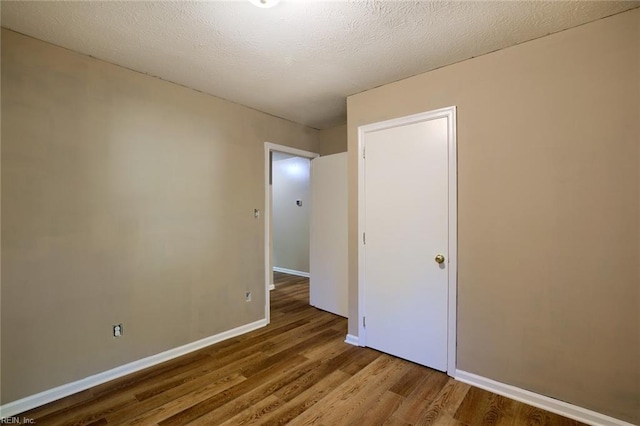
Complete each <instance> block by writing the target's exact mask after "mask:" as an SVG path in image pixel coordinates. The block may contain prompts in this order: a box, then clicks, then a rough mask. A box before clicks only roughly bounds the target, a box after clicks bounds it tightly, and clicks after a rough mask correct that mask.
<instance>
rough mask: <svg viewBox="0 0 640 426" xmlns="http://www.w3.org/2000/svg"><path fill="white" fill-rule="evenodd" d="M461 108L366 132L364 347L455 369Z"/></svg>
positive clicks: (362, 166)
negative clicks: (458, 115)
mask: <svg viewBox="0 0 640 426" xmlns="http://www.w3.org/2000/svg"><path fill="white" fill-rule="evenodd" d="M455 118H456V116H455V107H451V108H444V109H440V110H436V111H431V112H427V113H422V114H416V115H412V116H408V117H403V118H399V119H394V120H389V121H384V122H380V123H374V124H370V125H366V126H362V127H360V128H359V135H358V149H359V168H358V169H359V178H358V179H359V190H358V208H359V218H358V228H359V229H358V230H359V236H360V244H359V259H358V261H359V271H360V272H359V282H358V299H359V300H358V304H359V310H360V316H361V318H359V319H360V324H359V344H360V345H362V346H369V347H372V348H374V349H378V350H381V351H383V352H387V353H390V354H392V355H395V356H398V357H401V358H404V359H407V360H410V361H413V362H416V363H419V364H422V365H426V366H428V367H431V368H434V369H437V370H441V371H448V372H449V373H450V374H453V372H454V371H455V337H456V331H455V330H456V327H455V321H456V288H457V274H456V257H457V250H456V232H457V229H456V224H457V217H456V209H457V205H456V200H457V193H456V188H457V180H456V134H455V128H456V123H455Z"/></svg>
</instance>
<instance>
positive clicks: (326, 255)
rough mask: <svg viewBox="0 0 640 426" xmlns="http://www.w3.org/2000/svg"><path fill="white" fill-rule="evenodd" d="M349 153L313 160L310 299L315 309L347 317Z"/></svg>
mask: <svg viewBox="0 0 640 426" xmlns="http://www.w3.org/2000/svg"><path fill="white" fill-rule="evenodd" d="M347 215H348V211H347V153H346V152H344V153H341V154H334V155H327V156H323V157H319V158H315V159H313V160H311V226H310V228H311V238H310V249H309V255H310V259H309V260H310V265H309V266H310V268H311V269H310V272H311V280H310V287H309V293H310V294H309V298H310V303H311V305H312V306H315V307H317V308H320V309H323V310H325V311H329V312H332V313H334V314H337V315H341V316H343V317H346V316H347V312H348V307H347V294H348V288H347V286H348V284H347V275H348V272H347V268H348V263H347V259H348V258H347Z"/></svg>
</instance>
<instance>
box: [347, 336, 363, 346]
mask: <svg viewBox="0 0 640 426" xmlns="http://www.w3.org/2000/svg"><path fill="white" fill-rule="evenodd" d="M344 342H345V343H348V344H350V345H353V346H360V339H358V336H354V335H353V334H347V338H346V339H345V341H344Z"/></svg>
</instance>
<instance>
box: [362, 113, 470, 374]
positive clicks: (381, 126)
mask: <svg viewBox="0 0 640 426" xmlns="http://www.w3.org/2000/svg"><path fill="white" fill-rule="evenodd" d="M438 118H447V130H448V133H449V135H448V141H449V147H448V153H449V155H448V157H449V165H448V166H449V170H448V172H449V178H448V197H449V206H448V207H449V221H448V222H449V230H448V239H449V253H448V256H447V258H448V265H449V267H448V268H447V280H448V315H447V374H448V375H449V376H452V377H453V375H454V373H455V371H456V316H457V315H456V313H457V288H458V274H457V272H458V268H457V260H458V245H457V241H458V191H457V187H458V178H457V176H458V174H457V138H456V107H455V106H452V107H448V108H442V109H437V110H433V111H428V112H423V113H419V114H413V115H409V116H406V117H400V118H394V119H392V120H386V121H381V122H379V123H373V124H367V125H364V126H360V127H358V239H359V243H358V245H359V247H358V316H359V318H358V344H359V345H360V346H366V329H365V327H364V317H365V315H366V312H365V295H366V291H365V290H366V277H365V250H366V246H365V245H364V241H363V234H364V231H365V229H364V226H365V181H364V180H365V170H364V167H365V160H364V155H365V152H364V139H365V136H366V134H367V133H369V132H375V131H379V130H385V129H389V128H393V127H398V126H403V125H407V124H413V123H418V122H422V121H429V120H434V119H438Z"/></svg>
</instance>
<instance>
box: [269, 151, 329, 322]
mask: <svg viewBox="0 0 640 426" xmlns="http://www.w3.org/2000/svg"><path fill="white" fill-rule="evenodd" d="M271 152H282V153H285V154H291V155H295V156H297V157H303V158H308V159H310V160H312V159H314V158H316V157H320V154H318V153H315V152H310V151H304V150H302V149H297V148H291V147H289V146H284V145H278V144H275V143H271V142H265V143H264V278H265V286H264V287H265V299H264V300H265V306H264V317H265V319H266V320H267V324H268V323H269V322H271V309H270V303H271V298H270V293H269V292H270V291H271V290H273V289H274V287H273V284H271V276H272V274H273V270H272V266H271V185H269V175H270V171H271V162H270V160H271Z"/></svg>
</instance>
